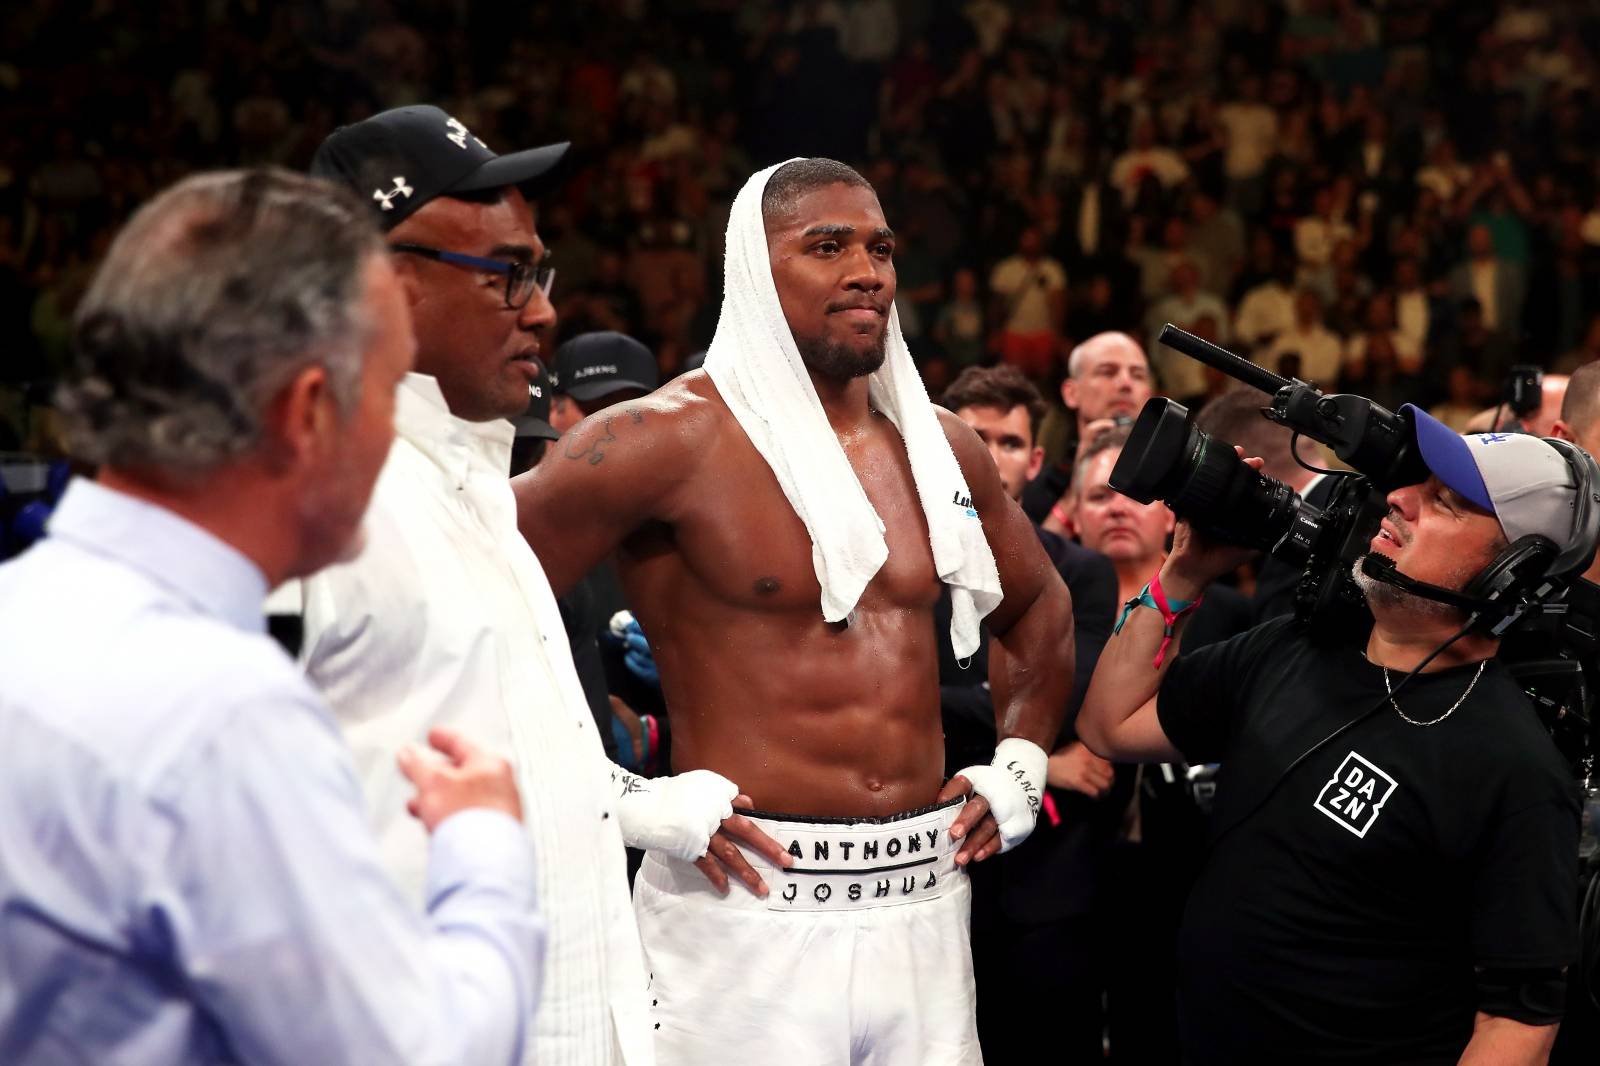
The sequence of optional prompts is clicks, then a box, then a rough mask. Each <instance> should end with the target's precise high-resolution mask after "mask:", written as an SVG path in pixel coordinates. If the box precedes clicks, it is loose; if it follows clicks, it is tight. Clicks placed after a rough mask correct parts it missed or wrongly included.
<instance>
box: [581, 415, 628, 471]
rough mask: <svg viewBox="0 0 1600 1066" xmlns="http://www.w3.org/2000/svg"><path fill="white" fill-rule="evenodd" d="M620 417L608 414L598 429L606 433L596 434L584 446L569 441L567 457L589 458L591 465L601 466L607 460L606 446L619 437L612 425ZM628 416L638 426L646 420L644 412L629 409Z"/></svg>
mask: <svg viewBox="0 0 1600 1066" xmlns="http://www.w3.org/2000/svg"><path fill="white" fill-rule="evenodd" d="M618 417H619V416H616V415H608V416H607V417H606V420H605V421H604V422H603V423H601V425H600V428H599V430H598V431H596V432H598V433H601V434H604V436H596V437H595V438H594V439H593V440H591V441H590V442H589V443H588V444H587V445H585V446H584V447H582V448H580V447H578V442H577V441H572V442H571V443H569V444H568V445H567V458H568V459H571V460H573V461H574V462H576V461H577V460H579V459H587V460H589V465H590V466H599V465H600V464H601V463H603V462H605V458H606V452H605V446H606V445H608V444H611V443H614V442H615V441H616V439H617V435H616V434H615V433H613V432H611V425H612V423H613V422H614V421H615V420H616V419H617V418H618ZM628 417H629V419H630V420H631V421H632V423H633V424H634V425H636V426H637V425H639V424H640V423H641V422H643V421H644V412H643V411H629V412H628Z"/></svg>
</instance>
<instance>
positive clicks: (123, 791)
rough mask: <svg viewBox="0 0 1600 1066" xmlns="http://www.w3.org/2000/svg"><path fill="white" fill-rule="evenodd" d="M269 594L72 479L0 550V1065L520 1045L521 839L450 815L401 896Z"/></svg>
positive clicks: (523, 1006)
mask: <svg viewBox="0 0 1600 1066" xmlns="http://www.w3.org/2000/svg"><path fill="white" fill-rule="evenodd" d="M266 591H267V589H266V584H265V581H264V579H263V577H262V575H261V572H260V571H259V570H258V569H257V568H256V567H255V566H254V565H253V564H252V563H251V562H250V561H249V560H248V559H246V558H245V557H244V556H243V555H241V554H239V553H238V552H237V551H235V550H234V549H233V548H231V547H230V546H228V545H226V544H224V543H223V542H222V541H220V540H218V539H216V538H215V537H213V536H211V535H210V534H208V533H206V532H205V531H204V530H202V529H200V528H198V527H197V526H194V525H192V524H190V523H189V522H187V521H184V520H183V519H181V518H179V517H177V516H176V515H174V514H173V513H171V512H169V511H167V510H165V509H162V508H159V507H155V506H152V505H150V504H147V503H144V502H141V501H138V500H135V499H133V498H131V497H128V496H126V495H123V494H120V493H117V492H113V491H111V490H108V489H105V488H102V487H100V486H99V485H96V484H94V483H92V482H86V481H77V482H74V483H73V485H72V486H71V488H70V489H69V490H68V492H67V494H66V496H65V498H64V499H63V501H62V503H61V506H60V508H59V509H58V510H57V512H56V515H55V517H54V519H53V520H52V522H51V526H50V536H49V537H48V538H47V539H46V540H44V541H43V542H42V543H40V544H39V545H37V546H36V547H35V548H33V550H31V551H30V552H28V553H27V554H25V555H24V556H23V557H22V558H20V559H18V560H16V561H14V562H11V563H8V564H6V565H4V566H0V1063H5V1064H7V1066H34V1064H55V1063H74V1064H76V1063H95V1064H123V1063H126V1064H145V1063H152V1064H154V1063H161V1064H167V1063H211V1062H243V1063H295V1064H307V1066H309V1064H316V1066H330V1064H339V1063H359V1064H362V1066H371V1064H380V1063H407V1064H410V1063H419V1064H433V1063H439V1064H444V1063H451V1064H456V1063H471V1064H474V1066H476V1064H479V1063H510V1062H514V1061H516V1060H517V1059H518V1057H519V1056H520V1054H521V1052H522V1045H523V1041H524V1037H525V1031H526V1030H527V1029H528V1027H529V1022H530V1020H531V1018H532V1016H533V1012H534V1008H535V1005H536V1003H537V999H538V993H539V988H538V981H539V977H538V975H539V973H540V972H541V969H540V962H541V952H542V950H543V945H544V927H543V924H542V923H541V921H540V919H539V918H538V917H537V915H536V913H535V899H534V880H533V857H532V854H531V851H530V849H529V846H528V843H527V837H526V834H525V833H523V832H522V830H521V827H520V826H519V825H518V824H517V823H516V821H515V820H513V819H511V818H509V817H507V816H506V815H503V814H498V813H495V812H491V811H487V810H470V811H464V812H461V813H458V814H456V815H455V816H453V817H451V818H449V819H447V820H446V821H445V822H444V823H442V824H441V825H440V826H439V827H438V829H437V831H436V832H435V833H434V835H433V838H432V841H431V859H430V864H429V871H428V883H427V899H428V903H429V913H428V915H427V916H426V917H424V916H423V915H421V914H418V913H416V912H415V911H414V910H412V909H411V908H409V907H408V906H407V905H406V904H405V902H404V900H403V899H402V897H401V894H400V892H399V890H398V889H397V888H396V887H395V885H394V884H393V883H392V882H391V881H390V880H389V878H388V877H387V876H386V875H385V873H384V871H383V869H382V867H381V865H380V863H379V856H378V849H377V844H376V842H375V839H374V837H373V835H372V830H371V828H370V827H369V825H368V823H367V821H366V818H365V815H364V813H363V809H362V799H361V792H360V787H359V785H358V783H357V781H356V776H355V772H354V770H353V768H352V765H351V761H350V756H349V753H348V751H347V750H346V748H345V746H344V744H343V742H342V741H341V739H340V736H339V733H338V731H337V728H336V726H335V725H334V723H333V720H332V719H331V717H330V716H329V714H328V712H327V710H326V708H325V706H324V705H323V703H322V701H321V699H320V698H319V697H318V696H317V695H316V694H315V693H314V692H313V691H312V690H311V688H310V687H309V686H308V684H307V683H306V681H305V680H304V678H303V677H302V676H301V675H300V673H299V671H298V670H297V669H296V668H295V666H294V664H293V663H292V662H291V661H290V660H289V658H288V657H287V656H285V655H284V654H283V652H282V651H280V650H279V649H278V647H277V646H276V645H275V644H274V643H273V642H272V641H271V640H270V638H268V637H267V635H266V634H265V631H264V625H263V619H262V610H261V605H262V601H263V599H264V597H265V594H266Z"/></svg>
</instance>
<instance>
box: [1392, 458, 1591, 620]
mask: <svg viewBox="0 0 1600 1066" xmlns="http://www.w3.org/2000/svg"><path fill="white" fill-rule="evenodd" d="M1540 439H1541V440H1543V441H1544V443H1546V444H1548V445H1550V446H1551V447H1552V448H1554V449H1555V450H1556V452H1557V453H1558V454H1559V455H1560V456H1561V458H1562V459H1563V460H1565V461H1566V464H1567V469H1568V470H1570V471H1571V472H1572V479H1573V484H1574V486H1575V492H1574V502H1573V506H1574V509H1575V513H1574V515H1573V522H1572V535H1571V537H1570V538H1569V540H1568V542H1567V543H1566V544H1564V545H1563V544H1557V543H1556V542H1555V541H1554V540H1552V539H1550V538H1549V537H1547V536H1544V535H1543V534H1539V533H1529V534H1526V535H1524V536H1521V537H1518V538H1517V539H1516V540H1515V541H1513V542H1512V543H1511V544H1509V545H1508V546H1507V547H1505V548H1503V549H1502V550H1501V551H1500V554H1499V555H1497V556H1495V558H1494V559H1493V561H1491V562H1490V563H1489V565H1488V566H1486V567H1484V569H1483V571H1482V572H1481V573H1479V574H1478V575H1477V576H1476V577H1474V578H1473V579H1472V580H1471V581H1470V582H1469V583H1468V584H1467V586H1466V587H1465V588H1463V589H1462V590H1461V591H1460V592H1456V591H1453V590H1451V589H1446V588H1441V587H1439V586H1438V585H1430V584H1428V583H1427V582H1425V581H1418V580H1416V579H1415V578H1411V577H1408V576H1406V575H1405V574H1402V573H1400V571H1399V570H1397V569H1395V565H1394V560H1393V559H1390V558H1389V557H1387V556H1384V555H1379V554H1377V553H1376V552H1373V553H1369V554H1368V555H1367V557H1366V558H1365V559H1363V560H1362V563H1361V571H1362V573H1364V574H1366V575H1367V576H1368V577H1370V578H1372V579H1373V580H1375V581H1381V582H1383V583H1384V584H1386V585H1391V586H1393V587H1394V588H1397V589H1401V590H1403V591H1405V592H1408V593H1410V594H1411V595H1413V596H1419V597H1421V598H1422V599H1425V600H1432V601H1433V602H1435V603H1443V604H1447V605H1449V606H1451V607H1455V608H1456V609H1458V610H1460V611H1461V612H1463V613H1464V614H1466V615H1467V616H1468V617H1469V618H1472V619H1474V620H1475V621H1476V622H1477V623H1479V626H1480V627H1487V628H1488V630H1489V632H1490V634H1491V635H1493V636H1496V637H1498V636H1500V635H1501V634H1503V633H1504V632H1505V631H1506V630H1507V629H1509V628H1510V627H1511V626H1513V625H1514V624H1516V622H1517V621H1518V620H1519V619H1520V618H1522V617H1523V616H1524V615H1525V614H1527V613H1528V612H1530V611H1534V610H1547V611H1551V612H1553V613H1560V612H1561V611H1563V610H1564V609H1565V608H1564V605H1562V604H1560V603H1559V602H1555V599H1556V598H1557V597H1558V596H1559V593H1560V592H1562V591H1563V590H1564V589H1566V587H1567V586H1568V584H1569V583H1570V582H1571V580H1572V579H1573V578H1574V577H1577V576H1580V575H1581V574H1583V572H1584V571H1586V570H1588V569H1589V567H1590V565H1591V564H1593V562H1594V557H1595V550H1596V547H1597V545H1600V465H1597V464H1596V463H1595V461H1594V459H1593V458H1592V457H1591V456H1590V455H1589V453H1588V452H1586V451H1584V450H1583V449H1582V448H1579V447H1578V446H1577V445H1575V444H1573V443H1572V442H1570V441H1565V440H1561V439H1559V438H1556V437H1542V438H1540Z"/></svg>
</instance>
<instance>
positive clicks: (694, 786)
mask: <svg viewBox="0 0 1600 1066" xmlns="http://www.w3.org/2000/svg"><path fill="white" fill-rule="evenodd" d="M611 780H612V781H613V782H614V783H615V784H616V786H617V823H618V827H619V828H620V829H621V830H622V839H623V841H624V842H625V843H627V844H629V845H630V846H632V847H635V848H642V849H644V850H645V851H661V852H665V853H666V854H668V855H671V856H673V857H674V858H677V859H682V860H683V861H684V862H694V861H695V860H697V859H700V858H702V857H703V856H704V855H705V854H706V849H707V847H709V846H710V843H711V838H712V837H713V835H715V834H716V833H717V831H718V830H719V828H720V827H721V826H722V824H723V820H724V819H726V818H728V817H730V816H731V815H732V814H733V800H734V798H735V797H737V796H738V794H739V789H738V786H736V785H735V784H734V783H733V782H732V781H729V780H728V779H727V778H726V777H723V776H722V775H721V774H716V773H712V772H711V771H710V770H690V771H689V772H688V773H685V774H679V775H677V776H676V777H657V778H647V777H640V776H638V775H637V774H630V773H629V772H628V771H626V770H624V769H623V768H622V767H620V766H613V767H612V770H611Z"/></svg>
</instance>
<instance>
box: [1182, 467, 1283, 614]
mask: <svg viewBox="0 0 1600 1066" xmlns="http://www.w3.org/2000/svg"><path fill="white" fill-rule="evenodd" d="M1233 450H1234V451H1235V452H1236V453H1237V454H1238V456H1239V458H1241V459H1243V460H1244V462H1245V465H1246V466H1248V467H1250V468H1251V469H1252V470H1260V469H1261V465H1262V463H1263V461H1264V460H1262V459H1261V458H1259V457H1257V456H1251V457H1248V458H1247V457H1246V456H1245V454H1244V449H1243V448H1240V447H1239V446H1238V445H1234V449H1233ZM1257 554H1258V553H1257V551H1256V549H1254V548H1244V547H1240V546H1239V545H1237V544H1225V543H1223V542H1222V541H1220V540H1216V539H1214V538H1212V537H1208V536H1207V535H1206V534H1204V533H1201V532H1200V531H1199V530H1197V529H1195V528H1194V527H1193V526H1192V525H1190V524H1189V523H1188V521H1187V520H1184V519H1180V520H1179V521H1178V524H1177V526H1176V527H1174V529H1173V531H1172V552H1171V554H1169V555H1168V556H1167V561H1166V562H1165V563H1163V564H1162V566H1161V586H1162V589H1163V591H1165V592H1166V594H1167V598H1168V599H1180V600H1193V599H1197V598H1199V596H1200V594H1201V593H1203V592H1204V591H1205V590H1206V586H1207V585H1209V584H1211V582H1213V581H1215V580H1216V579H1217V578H1219V577H1221V576H1223V575H1224V574H1230V573H1232V572H1233V571H1235V570H1237V569H1238V568H1239V567H1241V566H1243V565H1244V564H1245V563H1247V562H1249V561H1250V560H1251V559H1253V558H1255V557H1256V555H1257Z"/></svg>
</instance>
